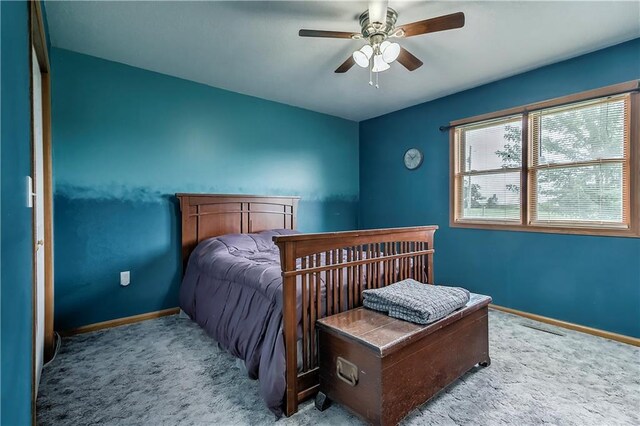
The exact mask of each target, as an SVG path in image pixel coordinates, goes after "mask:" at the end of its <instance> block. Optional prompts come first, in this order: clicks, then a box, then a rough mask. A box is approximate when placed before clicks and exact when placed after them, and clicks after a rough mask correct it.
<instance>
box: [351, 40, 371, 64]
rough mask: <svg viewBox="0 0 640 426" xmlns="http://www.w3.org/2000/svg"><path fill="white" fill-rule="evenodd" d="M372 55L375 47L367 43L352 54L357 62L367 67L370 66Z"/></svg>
mask: <svg viewBox="0 0 640 426" xmlns="http://www.w3.org/2000/svg"><path fill="white" fill-rule="evenodd" d="M371 55H373V48H372V47H371V46H370V45H368V44H365V45H364V46H362V48H361V49H360V50H356V51H355V52H353V55H352V56H353V60H354V61H356V64H358V65H359V66H361V67H362V68H367V67H368V66H369V59H371Z"/></svg>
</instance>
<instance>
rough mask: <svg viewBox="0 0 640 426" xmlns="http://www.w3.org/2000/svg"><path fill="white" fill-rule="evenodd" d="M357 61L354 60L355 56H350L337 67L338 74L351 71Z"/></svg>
mask: <svg viewBox="0 0 640 426" xmlns="http://www.w3.org/2000/svg"><path fill="white" fill-rule="evenodd" d="M355 63H356V61H354V60H353V56H349V57H348V58H347V60H346V61H344V62H343V63H342V65H340V66H339V67H338V68H337V69H336V71H335V72H336V73H338V74H342V73H345V72H347V71H349V70H350V69H351V67H352V66H353V65H354V64H355Z"/></svg>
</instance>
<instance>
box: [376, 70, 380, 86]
mask: <svg viewBox="0 0 640 426" xmlns="http://www.w3.org/2000/svg"><path fill="white" fill-rule="evenodd" d="M379 75H380V73H379V72H377V73H376V89H379V88H380V85H379V84H378V76H379Z"/></svg>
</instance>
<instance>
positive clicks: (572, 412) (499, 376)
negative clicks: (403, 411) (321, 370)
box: [37, 311, 640, 426]
mask: <svg viewBox="0 0 640 426" xmlns="http://www.w3.org/2000/svg"><path fill="white" fill-rule="evenodd" d="M489 323H490V345H491V346H490V347H491V349H490V351H491V358H492V362H493V363H492V365H491V366H490V367H489V368H486V369H482V368H476V369H474V370H472V371H470V372H469V373H467V374H466V375H465V376H463V377H462V378H461V380H459V381H458V382H456V383H455V384H453V385H451V386H450V387H448V388H447V389H446V390H445V391H443V392H441V393H440V394H438V395H437V396H436V397H435V398H433V399H432V400H431V401H429V402H427V403H426V404H424V405H422V406H421V407H420V408H419V409H417V410H415V411H413V412H412V413H411V414H410V415H409V416H408V417H407V418H406V419H405V420H404V421H403V424H406V425H500V424H513V425H538V424H555V425H599V426H600V425H639V424H640V348H637V347H632V346H628V345H624V344H621V343H617V342H613V341H609V340H605V339H601V338H598V337H593V336H589V335H586V334H581V333H577V332H573V331H568V330H564V329H558V328H555V327H551V326H547V325H542V324H538V323H534V322H533V321H529V320H525V319H522V318H519V317H515V316H512V315H509V314H505V313H501V312H494V311H492V312H491V313H490V321H489ZM526 325H536V326H541V327H543V328H545V329H547V330H549V331H553V332H558V333H560V334H562V336H559V335H555V334H551V333H547V332H542V331H539V330H534V329H532V328H529V327H527V326H526ZM37 419H38V420H37V421H38V424H40V425H90V424H102V425H212V424H223V425H248V424H250V425H257V424H273V423H274V417H273V415H272V414H271V413H270V412H269V411H268V410H267V408H266V407H265V406H264V404H263V403H262V401H261V399H260V397H259V395H258V387H257V384H256V382H254V381H252V380H250V379H248V378H247V377H246V376H245V375H243V373H242V371H241V370H240V369H238V368H237V367H236V362H235V359H234V358H233V357H231V356H230V355H228V354H227V353H225V352H224V351H222V350H220V349H218V347H217V345H216V343H215V342H214V341H213V340H212V339H210V338H209V337H207V336H206V335H205V333H204V332H203V331H202V330H201V329H200V328H199V327H198V326H197V325H195V324H194V323H192V322H191V321H190V320H188V319H181V318H179V317H178V316H171V317H165V318H160V319H156V320H150V321H145V322H141V323H138V324H132V325H128V326H123V327H119V328H114V329H110V330H105V331H99V332H94V333H90V334H85V335H79V336H75V337H73V338H69V339H65V340H64V341H63V344H62V348H61V350H60V352H59V354H58V356H57V357H56V359H55V360H54V361H53V362H52V363H51V364H50V365H48V366H47V367H46V368H45V370H44V372H43V375H42V381H41V384H40V391H39V396H38V401H37ZM276 424H277V425H283V426H284V425H309V424H317V425H357V424H360V422H359V420H358V419H357V418H356V417H354V416H353V415H351V414H349V413H348V412H347V411H346V410H344V409H343V408H341V407H340V406H338V405H336V404H334V405H332V406H331V407H330V408H329V409H328V410H327V411H324V412H322V413H321V412H319V411H317V410H315V408H314V406H313V403H312V402H307V403H304V404H302V406H301V407H300V411H299V412H298V413H297V414H295V415H294V416H292V417H290V418H283V419H281V420H280V421H278V422H277V423H276Z"/></svg>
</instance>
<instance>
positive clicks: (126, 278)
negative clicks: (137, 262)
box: [120, 271, 131, 287]
mask: <svg viewBox="0 0 640 426" xmlns="http://www.w3.org/2000/svg"><path fill="white" fill-rule="evenodd" d="M129 283H131V272H129V271H122V272H120V285H121V286H122V287H126V286H128V285H129Z"/></svg>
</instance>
